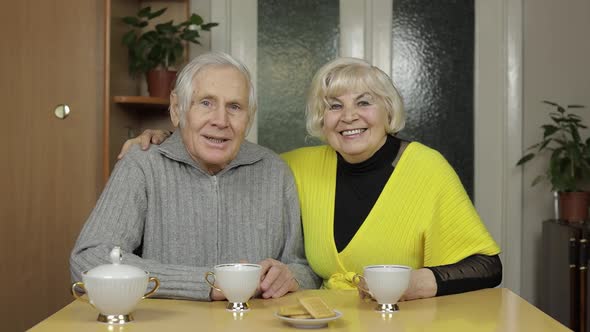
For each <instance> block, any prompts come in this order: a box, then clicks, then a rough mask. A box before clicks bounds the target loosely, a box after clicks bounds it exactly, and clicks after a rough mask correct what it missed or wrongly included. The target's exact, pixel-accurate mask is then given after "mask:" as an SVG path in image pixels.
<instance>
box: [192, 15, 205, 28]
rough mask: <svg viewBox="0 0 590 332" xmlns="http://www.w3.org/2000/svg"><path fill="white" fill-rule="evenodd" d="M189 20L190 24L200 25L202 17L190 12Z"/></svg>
mask: <svg viewBox="0 0 590 332" xmlns="http://www.w3.org/2000/svg"><path fill="white" fill-rule="evenodd" d="M189 22H191V24H195V25H201V24H203V18H202V17H201V16H199V15H197V14H192V15H191V17H190V18H189Z"/></svg>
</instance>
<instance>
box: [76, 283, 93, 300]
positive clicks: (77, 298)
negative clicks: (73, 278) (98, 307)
mask: <svg viewBox="0 0 590 332" xmlns="http://www.w3.org/2000/svg"><path fill="white" fill-rule="evenodd" d="M76 287H80V288H81V289H83V290H84V292H83V293H82V294H78V291H77V290H76ZM86 293H87V292H86V287H84V283H83V282H81V281H78V282H76V283H74V284H72V295H73V296H74V298H75V299H76V300H80V301H82V302H86V303H88V304H90V301H88V300H87V299H85V298H83V297H82V295H84V294H86Z"/></svg>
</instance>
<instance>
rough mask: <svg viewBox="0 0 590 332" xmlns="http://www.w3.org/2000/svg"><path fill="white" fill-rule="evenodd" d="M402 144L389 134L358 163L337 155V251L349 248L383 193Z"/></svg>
mask: <svg viewBox="0 0 590 332" xmlns="http://www.w3.org/2000/svg"><path fill="white" fill-rule="evenodd" d="M400 144H401V141H400V139H399V138H396V137H393V136H389V135H388V136H387V139H386V141H385V144H383V146H382V147H381V148H380V149H379V150H377V152H375V154H374V155H373V156H371V157H370V158H369V159H367V160H365V161H363V162H360V163H358V164H350V163H348V162H347V161H346V160H344V158H342V156H341V155H340V154H338V167H337V171H336V204H335V206H334V240H335V241H336V248H337V249H338V252H340V251H342V250H344V248H346V245H348V242H350V240H352V238H353V237H354V234H356V231H357V230H358V229H359V227H361V225H362V223H363V221H365V219H366V218H367V216H368V215H369V212H371V209H372V208H373V205H375V202H376V201H377V198H379V195H381V191H382V190H383V187H385V183H387V180H388V179H389V177H390V176H391V173H393V166H392V163H393V161H394V160H395V158H396V156H397V153H398V151H399V147H400Z"/></svg>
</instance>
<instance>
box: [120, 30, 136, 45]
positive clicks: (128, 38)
mask: <svg viewBox="0 0 590 332" xmlns="http://www.w3.org/2000/svg"><path fill="white" fill-rule="evenodd" d="M136 40H137V34H136V33H135V30H130V31H128V32H127V33H126V34H124V35H123V45H128V46H131V45H133V44H134V43H135V41H136Z"/></svg>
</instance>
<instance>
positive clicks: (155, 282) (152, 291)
mask: <svg viewBox="0 0 590 332" xmlns="http://www.w3.org/2000/svg"><path fill="white" fill-rule="evenodd" d="M150 281H153V282H154V284H155V285H154V288H152V290H151V291H149V292H147V293H145V295H144V296H143V297H142V299H145V298H148V297H150V296H152V295H154V293H155V292H156V291H157V290H158V288H160V279H158V278H156V277H150V278H149V279H148V283H149V282H150Z"/></svg>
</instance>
